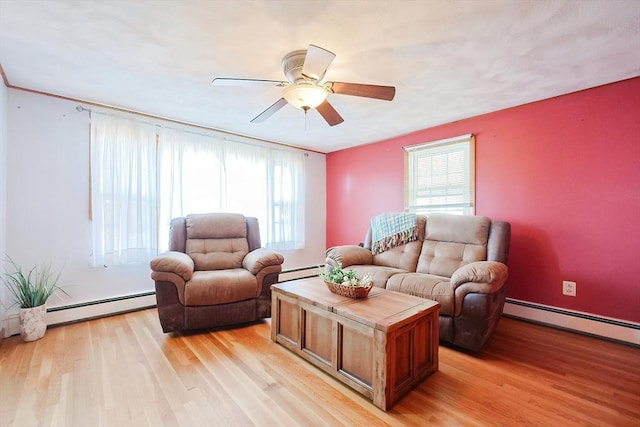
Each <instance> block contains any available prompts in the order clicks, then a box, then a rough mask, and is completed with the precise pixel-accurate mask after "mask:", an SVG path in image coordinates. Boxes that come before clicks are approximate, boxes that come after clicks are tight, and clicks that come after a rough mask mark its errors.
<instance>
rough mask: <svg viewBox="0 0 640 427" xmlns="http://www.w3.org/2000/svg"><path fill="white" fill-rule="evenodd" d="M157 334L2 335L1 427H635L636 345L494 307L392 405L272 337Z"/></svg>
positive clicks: (133, 318) (639, 356)
mask: <svg viewBox="0 0 640 427" xmlns="http://www.w3.org/2000/svg"><path fill="white" fill-rule="evenodd" d="M269 330H270V323H269V321H264V322H261V323H258V324H255V325H251V326H246V327H241V328H236V329H229V330H221V331H216V332H203V333H194V334H185V335H179V334H176V335H174V334H163V333H162V331H161V329H160V324H159V322H158V318H157V313H156V311H155V309H149V310H143V311H138V312H134V313H128V314H124V315H118V316H113V317H108V318H103V319H97V320H92V321H87V322H82V323H77V324H73V325H67V326H61V327H55V328H50V329H49V330H48V331H47V334H46V335H45V337H44V338H43V339H41V340H39V341H36V342H33V343H23V342H22V341H21V339H20V337H17V336H16V337H11V338H7V339H4V340H2V341H1V343H0V426H20V427H23V426H79V427H85V426H118V427H121V426H136V427H138V426H225V425H229V426H253V425H255V426H299V425H300V426H311V425H314V426H316V425H317V426H341V425H345V426H385V425H390V426H412V425H416V426H417V425H420V426H424V425H445V426H456V425H460V426H480V425H482V426H484V425H521V424H524V425H534V426H571V425H583V426H584V425H586V426H605V425H610V426H635V427H638V426H640V349H638V348H634V347H630V346H626V345H622V344H616V343H612V342H606V341H603V340H599V339H595V338H591V337H586V336H582V335H577V334H572V333H569V332H564V331H558V330H554V329H550V328H546V327H542V326H538V325H532V324H529V323H525V322H521V321H517V320H514V319H509V318H504V319H502V321H501V322H500V324H499V326H498V329H497V331H496V334H495V336H494V338H493V339H492V341H491V342H490V343H489V344H488V345H487V347H485V349H484V350H483V351H482V352H481V353H480V354H479V355H470V354H466V353H463V352H460V351H457V350H454V349H451V348H447V347H444V346H441V347H440V370H439V371H438V372H436V373H435V374H433V375H432V376H430V377H429V378H427V379H426V380H425V381H424V382H422V383H421V384H420V385H419V386H418V387H417V388H416V389H414V390H413V391H412V392H411V393H409V395H407V396H406V397H405V398H403V399H402V400H400V401H399V402H398V403H397V404H396V405H395V406H394V407H393V409H392V410H391V411H389V412H386V413H385V412H382V411H381V410H379V409H378V408H376V407H375V406H373V404H372V403H371V402H370V401H368V400H367V399H365V398H364V397H362V396H360V395H359V394H357V393H355V392H354V391H352V390H351V389H349V388H347V387H346V386H344V385H342V384H341V383H339V382H338V381H336V380H333V379H332V378H331V377H330V376H328V375H326V374H324V373H323V372H321V371H320V370H318V369H316V368H314V367H313V366H312V365H310V364H309V363H307V362H305V361H304V360H302V359H300V358H298V357H297V356H295V355H294V354H292V353H291V352H289V351H287V350H286V349H284V348H283V347H281V346H280V345H277V344H274V343H272V342H271V341H270V339H269Z"/></svg>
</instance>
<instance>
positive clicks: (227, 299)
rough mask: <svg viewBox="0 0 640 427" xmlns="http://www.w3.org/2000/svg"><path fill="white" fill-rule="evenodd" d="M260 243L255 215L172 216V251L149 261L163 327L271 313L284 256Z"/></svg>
mask: <svg viewBox="0 0 640 427" xmlns="http://www.w3.org/2000/svg"><path fill="white" fill-rule="evenodd" d="M260 246H261V245H260V233H259V228H258V220H257V219H256V218H252V217H244V216H243V215H240V214H231V213H211V214H195V215H188V216H187V217H182V218H174V219H172V220H171V225H170V236H169V252H166V253H164V254H162V255H159V256H157V257H156V258H154V259H153V260H152V261H151V264H150V265H151V270H152V272H151V278H152V279H153V280H154V281H155V287H156V300H157V303H158V316H159V317H160V324H161V325H162V330H163V331H164V332H172V331H184V330H191V329H204V328H212V327H218V326H226V325H234V324H240V323H248V322H254V321H256V320H259V319H262V318H265V317H271V285H272V284H274V283H276V282H277V281H278V276H279V274H280V271H281V270H282V263H283V261H284V259H283V257H282V255H281V254H279V253H276V252H273V251H271V250H269V249H265V248H261V247H260Z"/></svg>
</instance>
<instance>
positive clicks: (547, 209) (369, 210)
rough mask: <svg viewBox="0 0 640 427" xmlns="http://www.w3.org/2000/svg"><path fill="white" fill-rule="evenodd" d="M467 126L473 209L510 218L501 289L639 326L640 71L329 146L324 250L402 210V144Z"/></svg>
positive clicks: (356, 239) (456, 132) (358, 237)
mask: <svg viewBox="0 0 640 427" xmlns="http://www.w3.org/2000/svg"><path fill="white" fill-rule="evenodd" d="M467 133H473V134H475V135H476V205H477V207H476V214H478V215H486V216H489V217H490V218H494V219H500V220H505V221H509V222H510V223H511V225H512V238H511V253H510V260H509V288H508V292H507V296H508V297H510V298H516V299H521V300H525V301H530V302H535V303H541V304H547V305H552V306H556V307H563V308H567V309H571V310H578V311H583V312H587V313H592V314H597V315H602V316H608V317H614V318H618V319H623V320H628V321H634V322H640V78H634V79H630V80H625V81H622V82H618V83H614V84H610V85H606V86H600V87H597V88H593V89H589V90H585V91H581V92H576V93H573V94H569V95H565V96H560V97H556V98H552V99H548V100H544V101H540V102H535V103H531V104H527V105H523V106H519V107H514V108H510V109H507V110H502V111H498V112H494V113H489V114H485V115H482V116H477V117H472V118H469V119H465V120H461V121H458V122H454V123H449V124H446V125H442V126H437V127H434V128H429V129H424V130H421V131H419V132H415V133H413V134H410V135H405V136H402V137H398V138H393V139H389V140H385V141H382V142H379V143H375V144H370V145H366V146H361V147H356V148H352V149H348V150H342V151H337V152H334V153H330V154H329V155H327V246H328V247H330V246H334V245H338V244H351V243H358V242H361V241H362V239H363V237H364V233H365V231H366V228H367V224H368V221H369V219H370V218H371V216H373V215H376V214H378V213H381V212H387V211H401V210H403V201H404V189H403V188H404V187H403V186H404V172H403V169H404V160H403V159H404V156H403V150H402V147H403V146H406V145H412V144H417V143H421V142H428V141H433V140H437V139H442V138H448V137H453V136H457V135H462V134H467ZM563 280H572V281H575V282H577V297H568V296H563V295H562V281H563Z"/></svg>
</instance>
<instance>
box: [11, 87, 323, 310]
mask: <svg viewBox="0 0 640 427" xmlns="http://www.w3.org/2000/svg"><path fill="white" fill-rule="evenodd" d="M77 105H78V103H77V102H71V101H67V100H62V99H58V98H55V97H48V96H43V95H39V94H34V93H30V92H25V91H20V90H16V89H9V90H8V100H7V109H6V110H7V114H6V115H5V116H6V117H7V121H8V134H7V163H8V168H7V177H8V191H7V196H6V198H7V209H6V228H7V235H6V252H7V253H8V254H9V255H10V256H11V257H12V258H13V259H14V260H16V261H17V262H18V263H21V264H24V265H25V267H27V266H30V265H33V264H34V263H36V262H37V263H41V262H49V263H51V265H52V266H53V267H57V268H61V267H62V268H63V274H62V278H61V285H62V286H64V288H65V290H66V291H67V292H68V293H69V294H70V295H71V298H66V299H65V300H64V301H57V300H53V299H52V300H50V302H49V306H50V307H55V306H61V305H62V306H64V305H69V304H75V303H80V302H87V301H96V300H101V299H105V298H113V297H119V296H125V295H132V294H137V293H141V292H148V291H152V290H153V281H152V280H151V278H150V270H149V267H148V265H147V264H145V265H134V266H120V267H108V268H102V267H100V268H96V267H92V266H91V227H90V220H89V142H90V123H89V114H88V113H87V112H82V113H80V112H78V111H76V106H77ZM0 114H1V112H0ZM306 172H307V182H308V187H307V191H306V194H307V208H308V209H307V214H306V224H307V239H306V242H307V245H306V248H305V249H304V250H301V251H292V252H287V253H285V254H284V255H285V265H284V268H295V267H303V266H308V265H313V264H320V263H322V262H323V261H324V251H325V208H324V206H325V199H326V197H325V156H324V155H321V154H317V153H309V156H308V157H307V170H306Z"/></svg>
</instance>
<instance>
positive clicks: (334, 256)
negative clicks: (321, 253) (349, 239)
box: [326, 245, 373, 268]
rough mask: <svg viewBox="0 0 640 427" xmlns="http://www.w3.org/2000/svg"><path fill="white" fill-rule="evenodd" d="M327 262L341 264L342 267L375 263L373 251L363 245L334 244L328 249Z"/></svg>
mask: <svg viewBox="0 0 640 427" xmlns="http://www.w3.org/2000/svg"><path fill="white" fill-rule="evenodd" d="M326 263H327V264H331V265H340V266H342V268H345V267H349V266H350V265H371V264H373V253H371V251H370V250H369V249H366V248H363V247H362V246H356V245H343V246H334V247H332V248H329V249H328V250H327V260H326Z"/></svg>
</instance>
